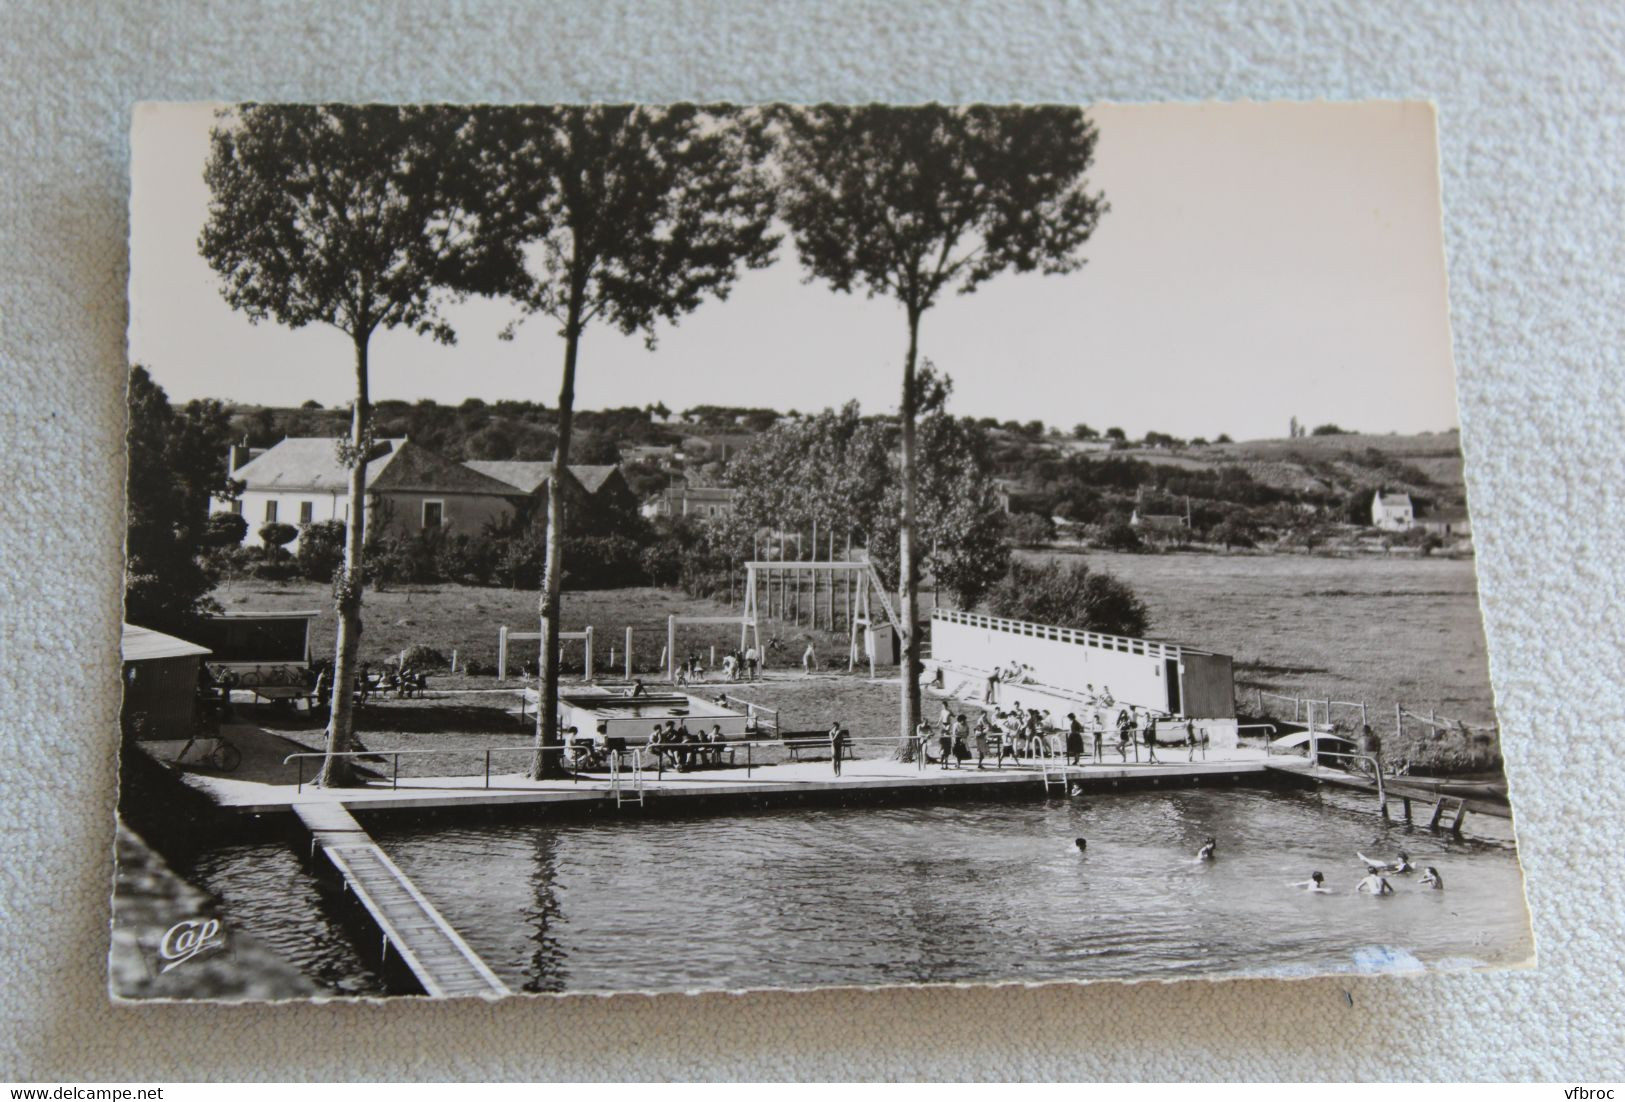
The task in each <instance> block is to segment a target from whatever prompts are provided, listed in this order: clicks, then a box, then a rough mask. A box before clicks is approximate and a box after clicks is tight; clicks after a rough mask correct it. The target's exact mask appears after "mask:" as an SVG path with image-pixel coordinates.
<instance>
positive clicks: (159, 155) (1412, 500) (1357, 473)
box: [109, 102, 1534, 1001]
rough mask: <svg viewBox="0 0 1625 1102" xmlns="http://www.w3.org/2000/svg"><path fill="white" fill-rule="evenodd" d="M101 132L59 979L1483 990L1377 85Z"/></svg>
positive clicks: (1463, 745)
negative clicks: (122, 525)
mask: <svg viewBox="0 0 1625 1102" xmlns="http://www.w3.org/2000/svg"><path fill="white" fill-rule="evenodd" d="M132 151H133V152H132V190H131V219H130V221H131V275H130V330H129V359H130V363H129V377H128V388H129V391H128V392H129V410H130V419H129V437H128V446H129V468H128V538H127V548H126V550H127V572H126V586H125V592H126V597H125V601H126V606H125V624H124V628H123V638H122V642H121V654H122V662H121V668H120V677H121V681H122V686H123V692H124V697H123V709H122V713H121V730H120V732H119V734H118V736H117V738H118V740H119V747H120V785H121V787H120V792H119V799H118V809H119V816H120V830H119V839H118V847H117V853H116V859H115V862H114V868H113V870H112V871H113V885H114V886H113V894H112V923H113V937H112V951H111V956H110V964H109V985H110V991H111V994H112V996H113V997H114V998H116V999H119V1000H125V1001H155V1000H197V999H209V1000H261V999H332V998H394V997H418V998H422V997H431V998H452V997H474V998H487V999H489V998H499V997H504V996H508V995H518V994H527V993H528V994H536V993H552V994H573V993H612V992H666V991H712V990H749V989H761V988H780V989H782V988H791V989H795V988H816V987H828V986H859V987H870V986H885V985H902V984H984V983H986V984H1002V983H1050V982H1091V981H1099V980H1159V981H1161V980H1175V979H1183V978H1190V977H1203V978H1223V977H1234V976H1249V977H1283V978H1287V977H1300V976H1320V975H1338V974H1370V973H1389V972H1398V973H1407V972H1425V971H1449V970H1475V969H1500V968H1512V967H1527V966H1530V965H1532V964H1533V961H1534V945H1533V940H1532V936H1531V933H1530V928H1529V918H1528V913H1527V909H1526V906H1525V902H1524V890H1523V876H1522V872H1521V869H1520V866H1519V860H1518V852H1517V845H1516V837H1515V834H1514V832H1513V823H1512V805H1511V802H1510V799H1509V797H1508V792H1507V783H1506V777H1505V775H1504V773H1503V768H1502V754H1501V751H1502V738H1503V737H1515V735H1513V736H1504V733H1503V732H1502V731H1501V729H1500V727H1499V725H1498V723H1497V720H1496V712H1495V702H1494V696H1493V693H1492V690H1491V685H1490V680H1489V669H1488V662H1487V658H1486V653H1485V645H1484V630H1483V623H1482V619H1481V616H1480V611H1479V602H1478V587H1477V582H1476V578H1475V574H1474V553H1473V539H1474V534H1473V526H1472V519H1471V517H1470V514H1469V512H1468V508H1467V505H1468V502H1467V492H1466V487H1465V484H1464V479H1463V472H1462V465H1463V464H1462V450H1461V440H1460V433H1459V430H1458V424H1457V410H1456V397H1455V378H1454V368H1453V364H1452V359H1451V343H1450V327H1449V324H1450V322H1449V303H1448V295H1447V285H1446V276H1445V258H1444V249H1443V240H1442V232H1441V225H1440V187H1439V175H1438V167H1437V140H1436V123H1435V115H1434V111H1433V109H1432V107H1431V106H1430V105H1428V104H1423V103H1398V102H1381V103H1379V102H1372V103H1204V104H1144V105H1119V104H1097V105H1092V106H1083V107H1074V106H1063V105H1041V106H999V105H967V106H956V105H940V104H933V105H922V106H910V107H895V106H886V105H867V106H840V105H822V106H807V107H803V106H797V107H790V106H777V105H766V106H738V107H736V106H730V105H726V104H712V105H686V104H677V105H589V106H571V105H565V106H536V107H524V106H511V107H510V106H504V107H497V106H451V105H344V104H327V105H319V104H317V105H312V104H297V105H296V104H275V103H270V104H258V103H256V104H190V103H176V104H158V103H153V104H143V105H140V106H139V107H138V108H137V109H136V111H135V116H134V123H133V138H132Z"/></svg>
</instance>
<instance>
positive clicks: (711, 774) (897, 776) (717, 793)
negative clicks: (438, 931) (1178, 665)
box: [184, 732, 1308, 814]
mask: <svg viewBox="0 0 1625 1102" xmlns="http://www.w3.org/2000/svg"><path fill="white" fill-rule="evenodd" d="M232 738H233V740H234V741H239V742H240V741H241V740H242V738H241V735H240V734H239V733H236V732H234V733H233V734H232ZM278 741H281V740H278ZM279 749H280V748H279ZM286 752H287V751H285V750H284V751H282V753H286ZM470 752H471V753H476V754H477V753H481V752H482V748H471V751H470ZM250 756H257V755H250ZM383 756H384V758H385V761H386V764H385V766H384V767H383V768H384V770H385V771H386V772H387V771H388V770H389V766H388V764H387V761H388V752H387V751H386V752H384V753H383ZM510 757H511V755H510ZM1295 763H1297V765H1298V767H1297V768H1294V764H1295ZM245 764H246V762H245ZM1300 768H1301V769H1307V768H1308V763H1307V762H1304V761H1302V760H1301V759H1290V758H1289V759H1283V758H1281V757H1280V756H1279V755H1276V756H1274V757H1269V756H1267V755H1266V754H1265V753H1264V752H1263V751H1262V750H1256V749H1252V748H1242V749H1235V750H1227V751H1223V752H1222V753H1220V752H1210V753H1209V755H1208V757H1207V758H1206V759H1203V758H1202V757H1201V756H1200V755H1198V757H1197V760H1196V761H1194V762H1192V761H1187V760H1186V757H1185V751H1184V750H1183V748H1176V747H1169V748H1168V749H1167V752H1166V755H1165V761H1164V762H1163V763H1161V764H1156V765H1151V764H1147V763H1144V762H1141V763H1135V762H1133V761H1130V762H1128V763H1126V764H1124V763H1121V762H1112V761H1107V762H1106V763H1104V764H1099V765H1096V764H1085V765H1081V766H1070V767H1067V769H1066V773H1065V783H1066V784H1067V785H1071V784H1074V783H1076V784H1079V785H1081V786H1082V787H1083V788H1084V789H1085V790H1110V789H1112V788H1116V787H1119V786H1122V785H1128V786H1132V787H1140V786H1153V787H1164V786H1165V787H1178V786H1182V785H1185V786H1189V785H1199V784H1202V783H1203V782H1204V781H1207V782H1213V783H1231V782H1234V781H1241V780H1242V779H1243V778H1244V777H1248V778H1250V779H1254V780H1260V779H1262V777H1263V775H1264V774H1266V773H1276V772H1297V771H1298V770H1299V769H1300ZM314 771H315V768H314V764H311V765H310V766H308V767H307V775H308V774H309V773H314ZM1059 774H1060V768H1059V767H1058V766H1053V765H1052V766H1051V767H1050V769H1049V770H1048V781H1047V782H1046V771H1045V770H1044V769H1042V768H1040V767H1039V766H1038V765H1033V764H1023V765H1021V766H1019V767H1016V766H1008V765H1007V766H1006V767H1005V768H1003V769H995V768H993V767H991V766H989V767H988V768H986V769H983V770H977V769H976V767H975V766H974V765H971V766H970V767H969V768H965V769H941V768H939V767H937V766H935V765H928V766H926V767H925V768H923V769H922V768H920V767H919V766H918V765H916V764H910V763H903V762H898V761H893V760H891V759H889V758H885V757H874V758H863V759H859V760H856V761H847V762H843V763H842V768H841V775H840V776H835V775H834V772H833V770H832V769H831V766H830V763H829V761H828V759H827V758H826V759H825V760H822V761H802V762H786V763H780V764H772V765H756V766H754V767H753V768H751V769H749V770H747V769H746V768H745V766H744V765H743V764H740V765H738V766H736V767H727V768H708V769H705V770H703V771H700V772H696V773H678V772H675V771H673V770H670V769H668V770H666V771H665V774H664V776H658V775H657V773H656V771H655V770H652V769H648V770H645V771H644V773H643V778H642V790H643V793H644V795H645V796H646V797H647V798H648V799H649V801H650V802H651V803H677V802H679V801H681V802H684V803H688V802H690V801H693V802H696V803H697V802H702V801H706V800H719V799H720V800H728V801H730V802H731V801H735V800H740V799H744V800H752V799H766V800H768V801H773V800H774V799H775V798H781V799H793V798H796V797H821V798H824V799H828V798H830V797H831V796H835V795H838V794H840V793H847V792H850V793H853V794H859V793H861V794H863V795H864V796H866V797H869V798H873V797H876V796H882V795H884V794H885V793H888V792H893V793H896V794H898V795H906V794H911V793H912V794H916V795H924V794H925V792H927V791H943V790H955V791H956V793H958V794H964V795H970V794H972V793H973V792H974V791H985V792H989V793H992V792H998V791H1002V790H1009V789H1011V788H1012V787H1015V788H1019V787H1022V786H1026V787H1027V788H1028V789H1029V790H1031V792H1032V794H1033V795H1039V794H1041V793H1043V792H1045V791H1048V792H1051V793H1057V791H1058V785H1057V780H1058V776H1059ZM184 777H185V783H186V784H187V785H188V786H190V787H192V788H194V789H196V790H197V791H199V792H201V793H203V794H204V795H206V796H207V797H208V798H209V799H210V801H211V802H213V803H214V804H215V805H216V806H217V807H219V808H221V809H222V810H225V811H228V812H233V813H238V814H267V813H277V812H287V811H289V810H290V809H291V808H292V807H293V806H294V805H295V804H304V805H310V804H325V803H335V804H342V805H344V806H346V807H349V808H352V809H354V810H357V811H363V812H374V811H379V812H382V811H393V810H401V811H404V810H413V809H430V808H458V807H461V808H474V807H479V806H490V807H499V806H511V805H523V804H535V805H572V804H574V805H583V804H598V805H604V804H606V803H607V804H609V805H610V806H611V807H613V806H615V785H614V783H613V782H612V781H611V780H610V779H609V777H608V776H607V775H606V774H602V773H596V774H592V775H589V776H584V777H582V778H580V779H578V780H546V781H534V780H530V779H528V778H526V777H524V776H523V775H522V774H521V773H519V772H504V773H501V774H497V773H493V774H492V775H491V777H490V780H489V784H487V780H486V778H485V776H484V774H483V773H480V774H474V775H456V776H409V777H401V778H400V779H399V781H398V782H397V783H394V784H392V783H391V780H390V779H389V778H388V777H387V776H386V777H384V778H383V779H377V778H372V779H369V780H368V781H367V782H366V783H364V784H362V785H359V786H356V787H351V788H341V789H324V788H317V787H315V786H313V785H311V784H309V783H305V784H304V785H303V786H301V785H299V784H297V783H293V782H292V778H288V777H286V774H285V773H284V774H283V777H282V778H278V779H276V780H270V779H264V780H261V779H250V778H248V777H242V776H238V775H234V774H229V773H218V772H213V771H201V770H191V771H187V772H186V773H185V774H184ZM283 778H286V779H283ZM620 788H621V792H622V795H623V800H624V799H626V798H627V797H629V796H630V795H631V794H632V793H633V791H634V781H633V777H632V775H631V774H630V773H629V772H624V773H622V775H621V779H620ZM637 806H638V805H637V803H636V802H635V799H634V800H633V801H632V802H631V804H630V807H628V806H626V804H624V803H623V804H622V807H623V810H631V808H635V807H637Z"/></svg>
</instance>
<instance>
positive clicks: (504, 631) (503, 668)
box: [497, 624, 508, 681]
mask: <svg viewBox="0 0 1625 1102" xmlns="http://www.w3.org/2000/svg"><path fill="white" fill-rule="evenodd" d="M497 680H498V681H506V680H508V625H507V624H503V625H502V626H501V627H499V628H497Z"/></svg>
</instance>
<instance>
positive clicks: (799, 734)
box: [779, 731, 855, 761]
mask: <svg viewBox="0 0 1625 1102" xmlns="http://www.w3.org/2000/svg"><path fill="white" fill-rule="evenodd" d="M779 745H780V746H783V747H784V749H785V752H786V753H788V754H789V755H790V760H791V761H800V760H801V755H802V754H818V753H820V752H822V751H827V750H828V749H829V748H830V742H829V732H828V731H789V732H786V733H785V735H784V737H783V738H781V739H779ZM841 752H842V757H843V758H844V759H845V760H846V761H853V760H855V759H854V758H853V757H852V743H851V742H847V743H845V744H844V745H843V746H842V747H841Z"/></svg>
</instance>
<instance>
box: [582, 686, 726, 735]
mask: <svg viewBox="0 0 1625 1102" xmlns="http://www.w3.org/2000/svg"><path fill="white" fill-rule="evenodd" d="M559 718H560V721H561V722H562V724H563V725H564V726H565V727H574V728H575V729H576V730H577V731H578V732H580V734H581V735H583V736H593V735H598V734H602V735H604V736H605V737H608V738H621V739H625V740H627V742H629V743H632V744H637V743H641V742H644V741H645V740H647V739H648V737H649V735H650V734H651V732H652V730H653V728H654V726H655V724H657V723H658V724H661V725H664V724H665V723H666V721H667V720H672V721H674V722H676V723H677V724H678V725H679V726H682V725H684V724H687V725H688V727H689V729H690V730H691V731H694V732H695V733H696V734H698V733H701V732H708V731H710V730H711V728H712V727H713V726H716V727H721V728H722V733H723V734H724V735H726V736H728V737H730V738H743V737H744V735H745V728H746V716H745V713H744V712H741V711H736V710H734V709H732V708H728V707H725V706H723V705H721V704H717V703H715V702H713V701H710V700H706V699H705V698H703V697H698V696H691V695H689V694H687V693H661V694H659V695H655V694H649V695H645V696H638V697H631V696H620V695H612V694H608V693H583V694H575V693H565V694H562V695H561V696H560V697H559Z"/></svg>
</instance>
